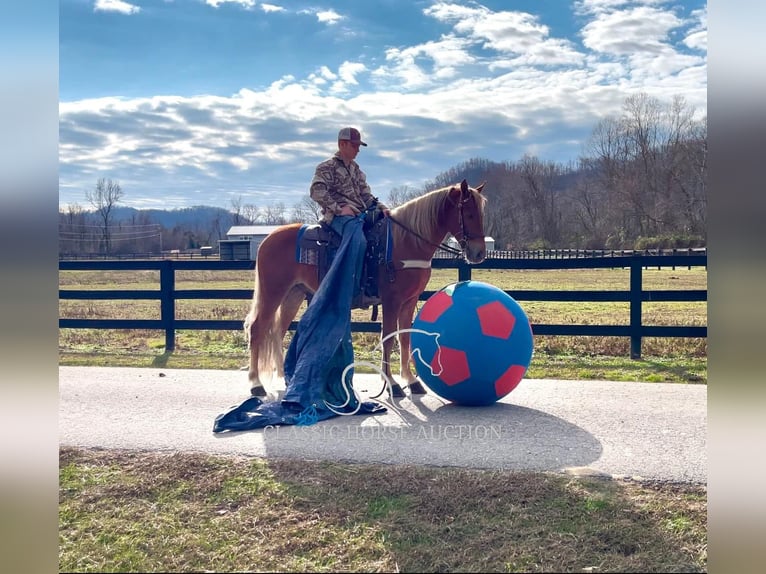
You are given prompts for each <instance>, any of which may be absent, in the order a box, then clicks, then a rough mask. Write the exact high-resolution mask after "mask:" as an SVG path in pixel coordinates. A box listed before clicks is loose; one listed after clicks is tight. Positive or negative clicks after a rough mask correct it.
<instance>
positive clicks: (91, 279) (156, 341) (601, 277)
mask: <svg viewBox="0 0 766 574" xmlns="http://www.w3.org/2000/svg"><path fill="white" fill-rule="evenodd" d="M629 278H630V274H629V270H627V269H595V270H587V269H584V270H583V269H578V270H551V271H527V270H518V271H515V270H475V271H474V272H473V279H475V280H477V281H484V282H487V283H490V284H493V285H496V286H498V287H500V288H502V289H505V290H510V291H513V290H533V289H537V290H542V289H545V290H581V289H595V290H627V289H628V286H629ZM643 279H644V288H645V289H706V288H707V272H706V270H705V269H704V268H692V269H685V268H679V269H676V270H672V269H660V270H658V269H646V270H644V272H643ZM455 281H456V272H455V270H450V269H437V270H434V272H433V275H432V278H431V281H430V282H429V285H428V287H427V289H428V290H438V289H440V288H441V287H443V286H445V285H447V284H449V283H453V282H455ZM60 285H61V286H62V287H65V288H70V289H76V288H90V289H98V288H101V289H116V288H125V289H128V288H130V289H158V288H159V287H158V285H159V276H158V273H157V272H154V271H147V272H117V271H99V272H88V271H64V272H61V273H60ZM251 287H252V276H251V274H250V273H249V272H245V271H222V272H214V271H194V272H179V273H178V275H177V277H176V288H177V289H200V288H210V289H249V288H251ZM520 303H521V305H522V307H523V308H524V310H525V312H526V313H527V315H528V316H529V318H530V321H531V322H532V323H540V324H552V323H561V324H567V323H570V324H604V325H626V324H628V321H629V308H628V304H627V303H588V302H573V303H569V302H536V301H521V302H520ZM249 305H250V302H249V301H243V300H185V301H178V302H177V303H176V314H177V317H178V318H180V319H226V320H237V321H239V320H242V319H244V317H245V315H246V314H247V311H248V309H249ZM304 308H305V307H304ZM59 315H60V316H61V317H69V318H123V319H124V318H131V319H157V318H159V316H160V309H159V302H158V301H75V300H61V301H60V302H59ZM352 316H353V319H354V320H356V321H368V320H369V319H370V316H369V311H362V310H355V311H353V312H352ZM642 321H643V322H644V324H649V325H706V324H707V305H706V303H705V302H692V303H682V302H672V303H651V302H649V303H645V304H644V305H643V318H642ZM176 337H177V338H176V350H175V351H174V352H173V353H165V352H164V351H165V349H164V344H165V342H164V333H163V332H162V331H150V330H129V331H119V330H96V329H61V330H60V332H59V356H60V364H62V365H88V364H92V365H112V366H125V365H131V366H163V367H169V368H213V369H226V370H230V369H239V368H241V367H242V366H244V365H245V364H246V363H247V355H246V341H245V337H244V333H243V332H241V331H190V330H185V331H178V332H177V336H176ZM353 338H354V348H355V352H356V355H357V358H358V359H359V360H363V361H369V362H374V363H376V362H378V361H379V360H380V355H381V354H380V348H379V345H378V337H377V336H376V335H372V334H364V333H356V334H354V335H353ZM287 341H289V338H288V340H287ZM287 341H286V343H287ZM629 357H630V341H629V340H628V339H627V338H625V337H562V336H558V337H553V336H536V337H535V355H534V357H533V360H532V364H531V365H530V368H529V371H528V376H529V377H531V378H572V379H609V380H642V381H659V382H683V383H705V382H706V381H707V340H706V339H693V338H657V337H653V338H651V337H650V338H646V339H644V341H643V343H642V360H640V361H631V360H630V358H629ZM393 361H394V364H398V356H397V355H396V354H395V355H394V357H393ZM395 372H396V370H395Z"/></svg>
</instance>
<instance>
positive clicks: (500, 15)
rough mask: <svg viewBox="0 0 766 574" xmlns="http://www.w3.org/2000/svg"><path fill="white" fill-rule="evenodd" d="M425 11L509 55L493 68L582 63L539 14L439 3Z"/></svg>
mask: <svg viewBox="0 0 766 574" xmlns="http://www.w3.org/2000/svg"><path fill="white" fill-rule="evenodd" d="M424 14H426V15H427V16H432V17H434V18H436V19H437V20H439V21H442V22H448V23H454V30H455V32H457V33H459V34H462V35H465V36H466V38H467V39H468V40H471V41H473V42H476V43H478V44H480V45H481V46H482V47H483V48H484V49H486V50H493V51H495V52H499V53H501V54H503V55H507V56H508V58H507V59H504V60H501V61H496V62H493V63H492V67H493V68H498V67H499V68H502V67H515V66H519V65H562V64H579V63H582V61H583V58H584V55H583V54H581V53H579V52H578V51H577V50H576V49H575V47H574V45H573V44H572V42H571V41H570V40H567V39H565V38H550V37H549V36H550V30H549V28H548V27H547V26H545V25H543V24H541V23H540V22H539V19H538V17H537V16H534V15H532V14H529V13H526V12H508V11H502V12H491V11H490V10H488V9H487V8H484V7H483V6H482V7H476V8H471V7H467V6H459V5H456V4H447V3H438V4H435V5H434V6H432V7H431V8H428V9H426V10H424Z"/></svg>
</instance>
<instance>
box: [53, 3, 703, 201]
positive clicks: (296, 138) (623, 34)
mask: <svg viewBox="0 0 766 574" xmlns="http://www.w3.org/2000/svg"><path fill="white" fill-rule="evenodd" d="M223 1H224V0H208V4H209V5H211V6H213V5H215V6H218V5H220V4H221V3H222V2H223ZM230 1H231V0H230ZM238 3H239V4H241V5H242V6H247V5H248V3H246V2H245V1H244V0H242V1H239V2H238ZM251 4H252V5H253V6H254V5H255V2H252V3H251ZM662 4H663V3H662V2H636V1H632V2H626V1H621V0H586V1H582V2H580V3H579V8H580V10H581V14H587V15H585V16H582V17H581V18H580V21H583V20H585V24H584V26H583V28H582V31H581V33H582V40H583V46H584V48H583V47H578V46H577V45H575V44H574V43H573V42H572V41H571V40H569V39H567V38H557V37H554V36H552V35H551V31H550V29H549V28H548V27H547V26H546V25H544V22H543V21H541V20H540V19H539V18H537V17H535V16H532V15H529V14H524V13H521V12H511V11H500V12H492V11H490V10H488V9H487V8H484V7H482V6H480V5H478V4H474V3H472V4H467V5H458V4H453V3H449V2H438V3H436V4H433V5H432V6H431V7H430V8H428V9H426V10H425V11H424V14H425V15H426V16H427V17H429V18H432V19H434V20H436V21H437V22H440V23H442V24H444V30H443V33H441V35H438V34H439V33H438V32H437V35H435V36H434V37H433V38H432V39H429V38H425V39H424V40H425V41H420V42H417V43H411V44H410V45H407V44H402V45H389V47H388V48H382V47H381V48H380V49H379V51H378V52H370V51H367V48H366V47H365V51H364V52H362V53H360V54H359V56H358V57H359V59H358V61H352V60H345V61H342V62H340V61H339V60H338V61H335V62H330V61H317V62H315V63H314V68H313V70H312V72H311V73H307V74H301V75H298V74H296V76H297V77H295V76H293V75H289V74H286V75H284V76H283V77H282V78H280V79H279V80H278V81H275V82H273V83H271V85H269V86H268V87H267V88H266V89H241V90H239V91H238V92H236V93H234V94H232V95H230V96H220V97H219V96H215V97H214V96H195V97H180V96H157V97H150V98H135V99H129V98H100V99H87V100H80V101H75V102H63V103H61V105H60V128H61V129H60V181H61V201H62V202H63V203H66V202H72V201H77V200H78V199H79V200H81V197H80V198H76V197H75V199H72V197H73V194H74V195H76V192H77V190H78V189H80V190H82V189H89V188H91V187H92V186H93V183H94V182H95V181H96V179H97V178H98V177H99V176H101V175H103V176H107V177H112V178H113V179H117V180H119V181H120V182H121V184H122V185H123V187H124V189H125V190H126V192H127V193H128V194H129V199H130V202H131V203H132V204H135V205H136V206H140V204H141V202H144V205H149V204H151V202H153V201H155V200H154V199H153V198H152V197H151V196H152V192H151V191H149V192H142V195H143V198H141V199H138V198H137V197H135V193H136V192H135V191H134V190H135V189H139V188H146V187H151V186H154V188H155V189H160V188H161V189H162V194H163V195H162V197H168V198H178V199H177V201H178V202H179V206H183V205H184V204H191V203H190V202H193V201H197V202H198V203H207V204H210V202H211V201H213V199H214V198H218V199H217V201H218V202H219V203H218V204H219V205H220V204H225V203H226V201H228V200H227V199H226V198H227V197H231V195H230V194H235V195H242V196H243V197H245V198H248V197H250V199H252V200H253V201H254V202H256V203H259V204H262V205H264V204H267V203H273V202H276V201H282V202H284V203H285V204H286V205H288V206H289V205H292V204H293V203H294V202H295V201H296V199H295V198H296V197H303V196H304V195H305V192H306V186H307V184H308V181H309V180H310V177H311V173H313V169H314V167H315V165H316V163H317V162H318V161H321V160H322V159H324V158H326V157H328V156H329V155H330V154H331V153H332V152H333V151H334V146H335V141H334V136H335V135H336V134H337V129H338V127H339V126H342V125H346V124H349V125H357V126H359V127H360V129H361V130H362V133H363V134H364V135H365V141H367V142H368V143H370V147H369V148H365V150H364V152H363V155H362V156H361V158H360V163H362V165H363V167H364V168H365V171H367V173H368V179H369V181H370V183H371V185H372V186H373V189H374V190H375V192H376V193H377V194H379V195H381V196H382V197H385V193H386V192H387V191H388V190H389V189H391V188H392V187H399V186H402V185H413V186H418V185H420V184H422V182H423V181H424V180H425V178H428V177H434V176H435V175H436V174H438V173H439V172H440V171H442V170H445V169H449V168H450V167H452V166H454V165H456V164H457V163H459V162H462V161H465V160H466V159H469V158H471V157H484V158H486V159H490V160H496V161H504V160H513V159H517V158H519V157H521V156H522V155H523V154H524V153H530V154H536V155H539V156H540V157H541V158H543V159H551V160H553V161H559V160H568V159H572V158H576V157H577V155H578V153H579V152H580V145H581V142H582V141H583V140H584V138H585V137H586V136H587V135H588V133H589V132H590V130H591V129H592V128H593V127H594V126H595V124H596V122H597V121H598V120H599V119H601V118H603V117H605V116H607V115H612V114H617V113H619V111H620V108H621V106H622V104H623V102H624V100H625V98H626V97H627V96H629V95H632V94H635V93H637V92H647V93H648V94H649V95H651V96H653V97H657V98H659V99H661V100H664V101H669V100H670V99H671V98H672V97H673V96H676V95H679V94H681V95H683V96H684V97H685V98H686V99H687V101H688V102H689V104H690V105H692V106H694V107H696V108H697V109H698V110H700V109H701V110H702V111H703V113H704V110H705V107H706V98H707V95H706V92H707V68H706V62H705V60H706V55H705V53H704V52H705V50H706V36H707V13H706V11H705V10H699V11H697V12H693V13H692V14H689V15H686V16H684V17H683V18H682V17H681V16H679V15H678V14H676V13H675V12H673V11H670V10H663V9H662ZM259 5H260V6H261V7H262V8H263V7H264V6H266V5H264V4H259ZM269 6H272V5H269ZM301 13H302V14H311V15H312V17H313V16H316V18H317V19H318V20H319V21H320V22H324V23H325V24H327V25H332V24H336V23H338V22H339V21H340V20H341V19H342V16H340V15H339V14H337V13H335V12H331V11H328V12H326V13H321V12H317V11H316V10H314V11H312V12H307V11H303V12H301ZM679 13H680V12H679ZM320 14H323V16H320ZM335 30H340V31H341V32H342V31H343V30H342V27H340V26H339V27H338V28H336V29H335ZM673 42H675V43H676V45H675V46H674V44H673ZM682 43H683V44H682ZM695 50H696V51H695ZM353 57H354V58H356V57H357V56H356V55H355V56H353ZM296 182H297V183H296ZM198 192H199V193H200V195H199V196H197V195H195V194H196V193H198ZM203 192H204V194H203ZM156 193H157V192H155V195H156ZM80 194H82V192H81V191H80ZM163 201H164V200H163ZM169 201H176V200H172V199H171V200H169ZM163 205H164V206H171V207H172V206H174V205H173V204H170V203H164V204H163Z"/></svg>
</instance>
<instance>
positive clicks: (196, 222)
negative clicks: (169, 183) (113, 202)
mask: <svg viewBox="0 0 766 574" xmlns="http://www.w3.org/2000/svg"><path fill="white" fill-rule="evenodd" d="M112 213H113V221H115V222H123V223H128V222H131V221H136V220H138V219H139V217H140V218H142V219H143V221H147V220H148V221H150V222H151V223H159V224H160V225H162V227H164V228H165V229H172V228H174V227H190V228H191V227H199V226H201V227H206V226H207V225H208V224H209V223H210V222H212V221H215V220H216V219H218V220H219V221H220V222H221V225H220V227H221V228H222V229H223V230H224V231H226V230H227V229H228V228H229V227H230V226H231V225H234V214H233V213H231V212H230V211H228V210H226V209H223V208H221V207H210V206H207V205H197V206H194V207H184V208H179V209H136V208H134V207H121V206H117V207H115V208H114V210H113V212H112Z"/></svg>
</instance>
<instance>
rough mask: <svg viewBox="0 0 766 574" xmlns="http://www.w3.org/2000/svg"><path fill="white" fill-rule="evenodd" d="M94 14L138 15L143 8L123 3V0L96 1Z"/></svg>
mask: <svg viewBox="0 0 766 574" xmlns="http://www.w3.org/2000/svg"><path fill="white" fill-rule="evenodd" d="M93 11H94V12H119V13H120V14H138V13H139V12H140V11H141V8H140V7H138V6H135V5H133V4H130V3H128V2H123V0H96V3H95V4H94V6H93Z"/></svg>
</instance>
